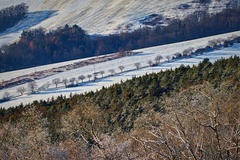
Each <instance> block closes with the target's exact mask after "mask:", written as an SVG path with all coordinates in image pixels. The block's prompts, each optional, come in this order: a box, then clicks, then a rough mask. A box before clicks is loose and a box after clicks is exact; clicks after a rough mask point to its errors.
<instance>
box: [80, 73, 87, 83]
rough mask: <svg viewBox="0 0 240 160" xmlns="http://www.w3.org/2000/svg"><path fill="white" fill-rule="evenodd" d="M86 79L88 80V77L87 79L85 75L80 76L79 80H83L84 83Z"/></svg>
mask: <svg viewBox="0 0 240 160" xmlns="http://www.w3.org/2000/svg"><path fill="white" fill-rule="evenodd" d="M85 78H86V77H85V76H84V75H80V76H79V77H78V79H79V80H81V82H82V83H83V80H84V79H85Z"/></svg>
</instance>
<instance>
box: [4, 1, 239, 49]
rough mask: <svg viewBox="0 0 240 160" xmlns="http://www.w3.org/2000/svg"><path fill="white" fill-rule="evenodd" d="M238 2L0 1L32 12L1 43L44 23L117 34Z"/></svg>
mask: <svg viewBox="0 0 240 160" xmlns="http://www.w3.org/2000/svg"><path fill="white" fill-rule="evenodd" d="M235 1H236V0H221V1H220V2H215V1H213V2H212V3H210V4H200V3H196V0H177V1H176V0H151V1H146V0H137V1H136V0H115V1H112V0H98V1H96V0H68V1H67V0H61V1H58V0H34V1H33V0H22V1H21V2H20V1H19V0H11V1H9V0H0V3H1V5H0V9H3V8H5V7H9V6H11V5H17V4H20V3H26V5H27V6H29V12H30V13H29V14H28V16H27V17H26V18H25V19H23V20H22V21H21V22H20V23H19V24H17V25H16V26H15V27H13V28H11V29H9V30H7V31H6V32H5V33H2V34H0V45H2V44H4V43H9V42H12V41H14V40H16V39H17V38H18V37H19V35H20V33H21V32H22V30H26V29H29V28H37V27H40V26H41V27H44V28H46V29H47V30H51V29H56V28H58V27H59V26H64V25H65V24H69V25H73V24H77V25H79V26H80V27H82V28H83V29H84V30H86V31H87V32H88V33H89V34H109V33H118V32H121V31H131V30H134V29H136V28H139V27H144V26H146V25H149V24H151V22H152V21H157V22H154V23H153V24H155V23H158V24H159V25H166V23H167V21H168V20H169V19H171V18H173V17H174V18H183V17H185V16H186V15H188V14H190V13H192V12H194V11H199V10H208V11H209V12H211V13H214V12H219V11H221V10H222V9H224V8H226V7H231V5H233V2H235ZM236 2H238V1H236ZM238 3H239V2H238Z"/></svg>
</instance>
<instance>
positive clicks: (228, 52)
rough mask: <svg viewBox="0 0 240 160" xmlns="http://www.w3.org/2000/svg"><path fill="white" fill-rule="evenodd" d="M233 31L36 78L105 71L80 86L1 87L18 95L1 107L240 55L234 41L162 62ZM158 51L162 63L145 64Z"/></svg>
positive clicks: (0, 93) (5, 75) (3, 75)
mask: <svg viewBox="0 0 240 160" xmlns="http://www.w3.org/2000/svg"><path fill="white" fill-rule="evenodd" d="M233 34H234V35H238V36H239V35H240V31H238V32H233V33H228V34H222V35H217V36H212V37H207V38H202V39H196V40H192V41H186V42H181V43H175V44H169V45H163V46H157V47H151V48H145V49H140V50H135V51H134V52H140V54H136V55H134V56H127V57H123V58H119V59H115V60H111V61H106V62H103V63H98V64H96V65H95V66H94V65H89V66H86V67H82V68H77V69H73V70H69V71H66V72H62V73H59V74H56V75H54V76H50V77H46V78H43V79H40V80H37V81H36V82H37V85H38V87H41V86H42V85H44V84H45V83H46V82H50V83H51V82H52V80H53V79H54V78H60V79H61V80H62V79H63V78H68V79H70V78H77V77H78V76H80V75H85V76H87V75H90V74H91V75H92V74H93V73H94V72H99V71H101V70H103V71H104V72H105V73H104V76H106V77H105V78H103V79H101V75H98V78H100V79H98V80H97V81H96V82H88V78H86V79H85V80H84V81H85V82H86V83H84V84H81V85H80V86H79V87H73V88H64V86H63V85H62V84H61V85H59V87H58V88H55V87H54V85H51V86H50V90H47V91H42V92H39V93H37V94H30V95H23V96H19V93H16V90H17V88H18V87H19V86H15V87H12V88H7V89H3V90H0V97H2V96H3V94H4V93H5V92H6V91H7V92H9V93H10V95H11V96H14V97H15V96H17V97H16V98H13V100H11V101H9V102H5V103H1V104H0V107H4V108H8V107H11V106H15V105H19V104H21V103H23V104H28V103H31V102H33V101H34V100H41V99H45V100H47V99H48V98H51V97H52V96H54V97H56V96H58V95H61V94H62V95H66V96H68V95H69V94H70V93H73V94H75V93H85V92H88V91H95V90H96V89H101V88H102V86H105V87H108V86H110V85H112V84H114V83H119V82H120V81H121V80H122V81H124V80H126V79H131V78H132V77H133V76H141V75H145V74H146V73H152V72H159V71H160V70H166V69H170V68H175V67H178V66H180V65H181V64H185V65H190V66H191V65H193V64H195V65H197V64H198V63H199V62H200V61H202V60H203V59H204V58H209V59H210V60H211V61H215V60H217V59H221V58H228V57H230V56H234V55H237V56H240V44H235V45H234V46H233V47H230V48H225V49H222V50H216V51H213V52H208V53H204V54H203V55H198V56H196V57H192V58H186V59H180V60H174V61H171V62H170V63H167V62H165V61H166V57H167V56H170V57H172V56H173V55H174V53H176V52H183V50H185V49H187V48H189V47H193V48H194V50H196V49H198V48H201V47H205V46H206V45H207V43H208V41H209V40H213V39H219V38H222V39H226V38H228V37H230V36H232V35H233ZM157 55H161V56H162V57H163V60H162V61H161V63H160V64H159V65H158V66H156V67H148V61H149V60H152V61H154V58H155V57H156V56H157ZM77 61H78V60H75V61H69V62H64V63H58V64H53V65H47V66H40V67H36V68H30V69H24V70H18V71H13V72H6V73H1V74H0V77H1V79H2V80H7V79H10V78H14V77H16V76H20V75H22V74H26V73H32V72H34V71H35V70H38V71H39V70H43V69H48V68H54V67H57V66H63V65H67V64H72V63H75V62H77ZM79 61H81V60H79ZM135 63H140V64H141V66H142V67H144V68H142V69H139V70H136V67H135V66H134V64H135ZM120 65H123V66H124V67H125V68H124V71H125V72H121V73H120V70H119V68H118V67H119V66H120ZM110 69H114V70H115V72H116V73H117V75H115V76H108V75H109V74H110V73H109V70H110ZM21 86H23V87H26V88H27V84H24V85H21Z"/></svg>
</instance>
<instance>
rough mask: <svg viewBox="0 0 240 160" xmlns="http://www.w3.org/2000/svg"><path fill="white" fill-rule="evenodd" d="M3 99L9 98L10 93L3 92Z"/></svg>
mask: <svg viewBox="0 0 240 160" xmlns="http://www.w3.org/2000/svg"><path fill="white" fill-rule="evenodd" d="M3 100H10V93H9V92H8V91H6V92H4V93H3Z"/></svg>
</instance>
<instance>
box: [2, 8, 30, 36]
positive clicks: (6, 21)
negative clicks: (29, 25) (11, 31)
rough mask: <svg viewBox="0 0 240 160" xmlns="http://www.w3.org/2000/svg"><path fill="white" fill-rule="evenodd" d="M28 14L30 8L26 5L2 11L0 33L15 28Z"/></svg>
mask: <svg viewBox="0 0 240 160" xmlns="http://www.w3.org/2000/svg"><path fill="white" fill-rule="evenodd" d="M27 13H28V6H26V4H25V3H21V4H19V5H16V6H11V7H8V8H4V9H2V10H0V33H1V32H3V31H5V30H6V29H8V28H10V27H12V26H14V25H15V24H16V23H18V22H19V21H20V20H22V19H23V18H24V17H25V16H26V14H27Z"/></svg>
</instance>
